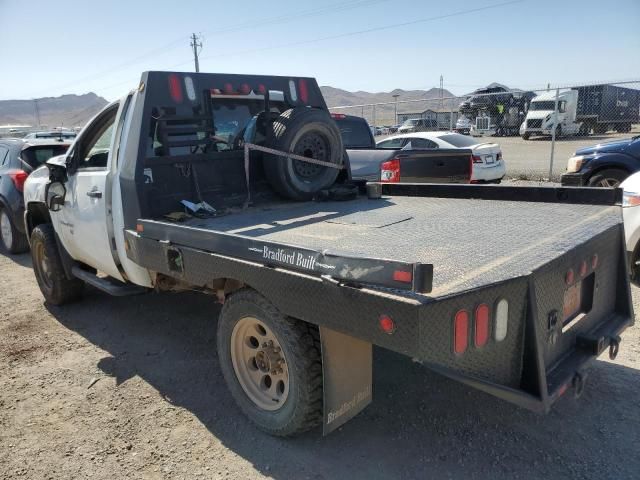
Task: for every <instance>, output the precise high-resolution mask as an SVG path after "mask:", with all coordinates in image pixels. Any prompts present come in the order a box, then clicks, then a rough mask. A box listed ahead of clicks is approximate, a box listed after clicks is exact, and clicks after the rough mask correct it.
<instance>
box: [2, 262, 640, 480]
mask: <svg viewBox="0 0 640 480" xmlns="http://www.w3.org/2000/svg"><path fill="white" fill-rule="evenodd" d="M0 272H2V274H1V275H0V291H1V292H2V296H1V297H0V478H2V479H23V478H28V479H44V478H50V479H56V480H57V479H65V478H99V479H103V478H104V479H113V478H149V479H151V478H153V479H155V478H171V479H181V478H185V479H186V478H243V479H244V478H247V479H255V478H273V479H283V480H284V479H314V480H321V479H342V478H349V479H360V478H363V479H378V478H385V479H388V478H399V479H400V478H402V479H408V478H482V479H484V478H492V479H497V478H508V479H513V478H576V479H577V478H579V479H591V478H593V479H602V478H616V479H626V478H638V477H639V475H640V474H639V472H640V457H639V456H638V451H639V450H638V446H639V445H640V408H639V403H638V399H639V398H640V362H639V360H638V358H639V356H638V354H639V353H640V327H637V326H636V327H633V328H631V329H629V330H628V331H627V332H626V333H625V334H624V337H623V342H622V345H621V351H620V355H619V356H618V359H617V360H616V361H615V362H610V361H609V360H608V359H604V358H603V359H601V360H599V361H597V362H596V363H595V366H594V368H593V369H592V370H591V374H590V376H589V382H588V385H587V389H586V391H585V393H584V395H583V396H582V398H581V399H580V400H575V399H573V397H572V396H571V395H566V396H565V397H564V398H563V399H562V400H561V401H560V402H559V403H558V404H557V405H556V408H555V409H554V410H553V411H552V413H550V414H549V415H547V416H540V415H536V414H533V413H530V412H528V411H525V410H522V409H519V408H516V407H514V406H512V405H510V404H507V403H504V402H502V401H500V400H497V399H495V398H493V397H491V396H488V395H486V394H483V393H481V392H478V391H475V390H472V389H469V388H467V387H465V386H463V385H460V384H458V383H456V382H453V381H451V380H448V379H446V378H443V377H441V376H438V375H436V374H434V373H431V372H430V371H428V370H426V369H425V368H423V367H422V366H420V365H417V364H414V363H412V362H411V361H410V360H409V359H408V358H405V357H402V356H399V355H396V354H393V353H390V352H386V351H382V350H376V351H375V367H374V403H373V404H372V405H371V406H369V407H368V408H367V409H366V410H365V411H364V412H363V413H361V414H360V415H359V416H357V417H356V418H355V419H353V420H352V421H351V422H349V423H347V424H346V425H345V426H344V427H342V428H341V429H340V430H338V431H336V432H334V433H333V434H331V435H330V436H328V437H326V438H323V437H322V436H321V434H320V432H319V431H313V432H310V433H308V434H305V435H303V436H302V437H299V438H296V439H276V438H272V437H269V436H267V435H264V434H262V433H260V432H258V431H257V430H255V429H254V428H253V427H252V426H251V425H250V424H249V423H248V421H247V420H245V418H244V417H243V416H242V415H241V414H240V412H239V411H238V409H237V408H236V406H235V404H234V403H233V401H232V399H231V397H230V395H229V393H228V392H227V390H226V388H225V386H224V384H223V379H222V375H221V373H220V370H219V368H218V365H217V359H216V352H215V350H216V347H215V327H216V320H215V319H216V316H217V314H218V311H219V308H218V306H216V305H215V304H214V302H213V300H212V299H211V298H209V297H206V296H204V295H199V294H195V293H194V294H174V295H168V294H167V295H147V296H142V297H133V298H131V297H130V298H111V297H108V296H106V295H104V294H102V293H100V292H97V291H95V290H88V292H87V295H86V298H85V299H84V301H83V302H81V303H77V304H74V305H70V306H68V307H64V308H57V307H50V306H46V305H44V304H43V300H42V297H41V295H40V292H39V290H38V288H37V285H36V282H35V279H34V277H33V273H32V272H31V269H30V258H29V257H28V256H27V255H21V256H16V257H8V256H5V255H2V254H0ZM634 295H635V302H634V303H635V305H636V308H637V306H638V301H640V292H638V291H636V290H634Z"/></svg>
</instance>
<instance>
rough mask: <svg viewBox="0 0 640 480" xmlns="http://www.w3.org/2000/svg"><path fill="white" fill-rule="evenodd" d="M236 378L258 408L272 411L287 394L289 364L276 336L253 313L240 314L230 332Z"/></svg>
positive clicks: (277, 407)
mask: <svg viewBox="0 0 640 480" xmlns="http://www.w3.org/2000/svg"><path fill="white" fill-rule="evenodd" d="M231 362H232V363H233V370H234V371H235V373H236V378H237V379H238V382H239V383H240V386H241V387H242V389H243V390H244V393H246V394H247V396H248V397H249V399H250V400H251V401H252V402H253V403H254V404H255V405H256V406H257V407H259V408H261V409H263V410H268V411H275V410H278V409H280V408H282V406H283V405H284V402H285V401H286V400H287V397H288V396H289V368H288V366H287V362H286V358H285V356H284V352H283V351H282V347H281V345H280V342H279V341H278V339H277V337H276V336H275V335H274V333H273V332H272V331H271V329H270V328H269V327H267V325H265V324H264V323H263V322H261V321H260V320H258V319H257V318H254V317H245V318H241V319H240V320H239V321H238V323H236V325H235V327H234V328H233V332H232V333H231Z"/></svg>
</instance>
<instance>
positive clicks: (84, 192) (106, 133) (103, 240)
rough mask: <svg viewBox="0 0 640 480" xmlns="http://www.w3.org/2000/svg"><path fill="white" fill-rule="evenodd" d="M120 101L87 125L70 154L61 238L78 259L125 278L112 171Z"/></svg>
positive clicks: (119, 277) (60, 221)
mask: <svg viewBox="0 0 640 480" xmlns="http://www.w3.org/2000/svg"><path fill="white" fill-rule="evenodd" d="M117 113H118V104H114V105H112V106H111V107H110V108H108V109H107V110H105V111H104V112H102V113H101V114H100V115H98V116H97V117H96V118H95V119H94V120H93V121H92V122H91V124H90V125H89V126H88V127H87V128H85V130H84V131H83V132H82V134H81V136H80V137H79V138H78V140H77V141H76V142H75V143H74V145H73V147H72V151H71V152H70V154H69V160H70V163H71V165H70V166H69V170H68V181H67V183H66V188H67V196H66V202H65V205H64V208H62V209H61V210H60V211H59V212H58V214H59V215H60V217H59V222H57V223H58V225H57V230H58V232H59V235H60V237H61V241H62V243H63V245H64V247H65V248H66V249H67V251H68V252H69V254H70V255H71V257H72V258H74V259H75V260H78V261H80V262H82V263H85V264H87V265H89V266H91V267H94V268H95V269H97V270H98V271H100V272H104V273H106V274H107V275H110V276H112V277H114V278H117V279H119V280H122V276H121V274H120V272H119V270H118V267H117V265H116V262H115V256H114V252H115V245H114V244H113V241H112V231H111V230H112V220H111V174H110V169H109V164H110V160H111V156H112V155H111V154H112V152H111V149H112V148H113V145H114V142H113V140H114V132H115V121H116V115H117Z"/></svg>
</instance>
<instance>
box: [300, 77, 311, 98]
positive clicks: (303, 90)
mask: <svg viewBox="0 0 640 480" xmlns="http://www.w3.org/2000/svg"><path fill="white" fill-rule="evenodd" d="M298 95H299V96H300V100H302V103H307V102H308V101H309V89H308V88H307V81H306V80H304V79H303V78H301V79H300V80H298Z"/></svg>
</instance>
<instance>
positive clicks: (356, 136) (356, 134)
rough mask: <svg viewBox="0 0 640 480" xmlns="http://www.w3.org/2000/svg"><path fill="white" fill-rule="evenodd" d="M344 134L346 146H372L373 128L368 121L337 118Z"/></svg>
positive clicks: (337, 122)
mask: <svg viewBox="0 0 640 480" xmlns="http://www.w3.org/2000/svg"><path fill="white" fill-rule="evenodd" d="M336 124H337V125H338V128H339V129H340V134H341V135H342V143H343V144H344V148H363V147H364V148H372V147H373V140H372V139H371V130H369V126H368V125H367V123H366V122H363V121H358V120H350V119H343V120H340V119H338V120H336Z"/></svg>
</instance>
